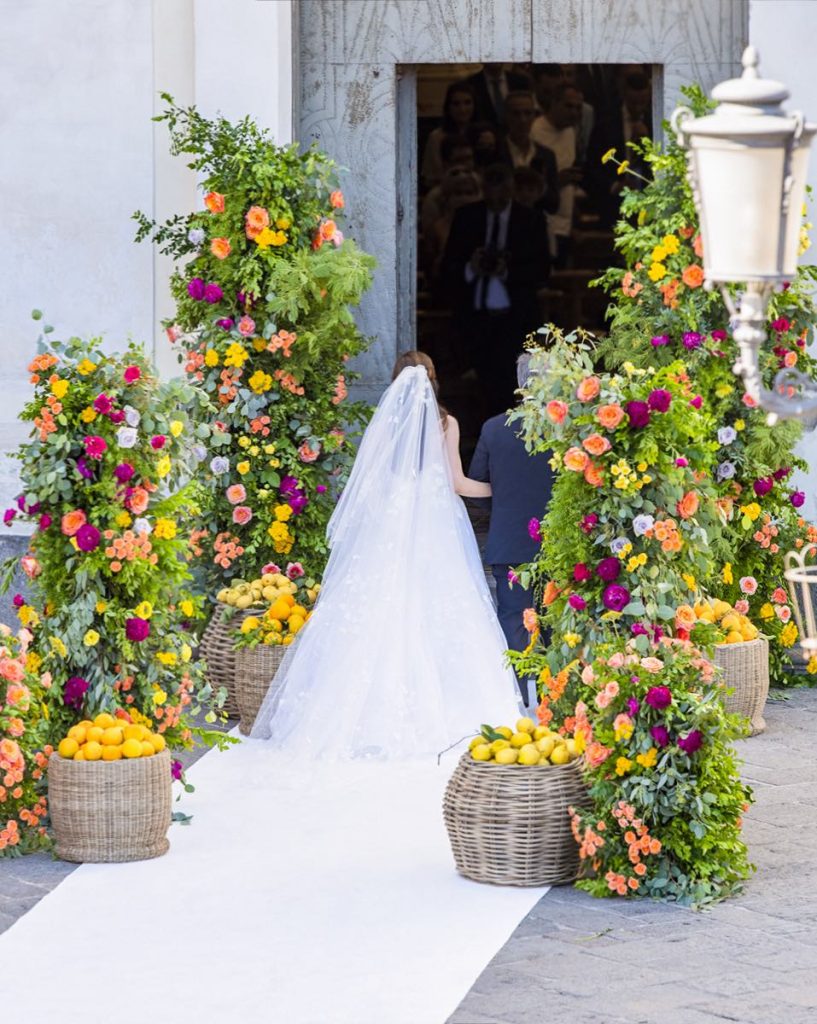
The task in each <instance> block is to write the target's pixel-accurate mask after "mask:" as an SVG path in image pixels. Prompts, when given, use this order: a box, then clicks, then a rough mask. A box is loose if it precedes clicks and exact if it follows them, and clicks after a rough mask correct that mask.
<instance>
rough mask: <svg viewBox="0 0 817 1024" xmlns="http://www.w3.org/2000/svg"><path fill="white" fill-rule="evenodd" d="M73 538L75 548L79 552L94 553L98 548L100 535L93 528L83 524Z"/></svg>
mask: <svg viewBox="0 0 817 1024" xmlns="http://www.w3.org/2000/svg"><path fill="white" fill-rule="evenodd" d="M74 536H75V537H76V538H77V547H78V548H79V549H80V551H85V552H88V551H95V550H96V549H97V548H98V547H99V541H100V539H101V537H102V534H101V533H100V532H99V530H97V528H96V527H95V526H91V524H90V523H85V525H84V526H80V528H79V529H78V530H77V532H76V534H75V535H74Z"/></svg>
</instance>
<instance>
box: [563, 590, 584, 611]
mask: <svg viewBox="0 0 817 1024" xmlns="http://www.w3.org/2000/svg"><path fill="white" fill-rule="evenodd" d="M567 603H568V604H569V605H570V607H571V608H572V609H573V610H574V611H577V612H583V611H584V610H585V608H586V607H587V601H585V599H584V598H583V597H580V596H579V595H578V594H571V595H570V597H569V598H568V599H567Z"/></svg>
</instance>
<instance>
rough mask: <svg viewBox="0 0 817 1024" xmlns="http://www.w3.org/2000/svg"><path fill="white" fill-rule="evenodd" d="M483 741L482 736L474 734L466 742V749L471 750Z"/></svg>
mask: <svg viewBox="0 0 817 1024" xmlns="http://www.w3.org/2000/svg"><path fill="white" fill-rule="evenodd" d="M484 742H485V737H484V736H475V737H474V738H473V739H472V740H471V742H470V743H469V744H468V749H469V750H473V749H474V747H480V746H482V744H483V743H484Z"/></svg>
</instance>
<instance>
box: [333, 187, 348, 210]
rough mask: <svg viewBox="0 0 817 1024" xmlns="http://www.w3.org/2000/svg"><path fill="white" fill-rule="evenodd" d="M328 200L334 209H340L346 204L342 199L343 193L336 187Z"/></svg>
mask: <svg viewBox="0 0 817 1024" xmlns="http://www.w3.org/2000/svg"><path fill="white" fill-rule="evenodd" d="M329 202H330V204H331V205H332V206H333V207H334V209H336V210H342V209H343V207H344V206H345V205H346V204H345V202H344V199H343V193H342V192H341V190H340V189H339V188H336V189H335V191H334V192H333V193H332V194H331V195H330V196H329Z"/></svg>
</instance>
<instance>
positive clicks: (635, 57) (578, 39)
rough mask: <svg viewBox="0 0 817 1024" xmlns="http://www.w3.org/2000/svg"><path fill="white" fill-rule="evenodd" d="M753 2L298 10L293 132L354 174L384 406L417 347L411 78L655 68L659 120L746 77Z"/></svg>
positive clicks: (465, 2) (374, 2)
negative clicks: (479, 68) (479, 67)
mask: <svg viewBox="0 0 817 1024" xmlns="http://www.w3.org/2000/svg"><path fill="white" fill-rule="evenodd" d="M748 22H749V3H748V0H683V2H682V3H679V2H678V0H301V2H300V3H299V5H298V7H297V9H296V19H295V25H294V26H293V27H294V36H295V40H296V42H295V45H296V47H297V54H296V56H297V60H296V62H295V64H296V67H295V77H296V82H299V93H298V95H297V96H296V101H295V102H296V113H295V125H296V130H297V136H298V137H299V138H300V139H302V140H303V141H304V142H309V141H311V140H316V141H317V142H318V143H319V144H320V145H321V147H322V148H324V149H325V150H326V151H327V152H328V153H329V154H330V155H332V156H333V157H334V158H335V159H336V160H337V161H338V163H339V164H340V165H341V167H342V168H344V173H343V185H344V190H345V192H346V194H347V196H348V200H349V203H348V208H349V218H348V223H349V230H350V233H352V234H353V235H354V237H355V238H356V239H358V241H359V242H360V244H361V245H362V246H363V247H364V248H366V249H367V250H368V251H369V252H372V253H373V254H374V255H375V256H376V257H377V261H378V269H377V273H376V278H375V283H374V286H373V288H372V290H371V292H370V293H369V295H368V296H367V297H366V299H365V300H364V303H363V306H362V307H361V310H360V315H359V322H360V326H361V329H362V330H363V331H364V333H366V334H368V335H372V336H374V337H376V339H377V340H376V342H375V344H374V345H373V346H372V348H371V350H370V351H369V352H368V353H367V354H366V356H365V357H364V358H363V359H362V360H361V361H360V363H359V366H358V368H359V369H360V370H361V372H362V374H363V380H362V385H363V386H362V388H361V389H360V392H361V397H364V398H370V399H374V398H376V397H377V395H379V393H380V391H381V390H382V388H383V385H384V384H385V382H386V381H387V380H388V377H389V373H390V370H391V366H392V363H393V361H394V356H395V353H396V352H397V351H398V350H399V349H400V348H406V347H410V346H411V345H412V343H413V329H414V265H415V264H414V249H415V243H414V237H415V236H414V231H415V227H414V225H415V217H416V201H415V200H416V196H415V186H414V182H415V180H416V168H415V161H416V146H415V138H414V130H415V129H414V124H415V120H414V109H415V94H414V76H413V73H412V65H415V64H428V63H446V64H453V63H478V62H482V61H536V62H564V63H567V62H570V63H592V62H600V63H610V64H612V63H650V64H653V65H655V66H656V71H657V81H658V82H659V88H658V89H657V90H656V91H655V103H656V107H657V109H656V111H655V113H656V115H657V117H656V121H660V118H661V117H663V116H666V115H667V113H668V112H670V111H671V110H672V108H673V107H674V105H675V103H676V101H677V98H678V94H679V90H680V87H681V86H682V85H683V84H685V83H687V82H692V81H697V82H700V83H701V84H702V85H703V86H704V87H705V88H707V89H708V88H711V86H712V85H714V84H715V83H716V82H717V81H719V80H720V79H722V78H726V77H729V76H730V75H733V74H736V73H739V69H740V55H741V53H742V50H743V48H744V46H745V45H746V43H747V41H748Z"/></svg>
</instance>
